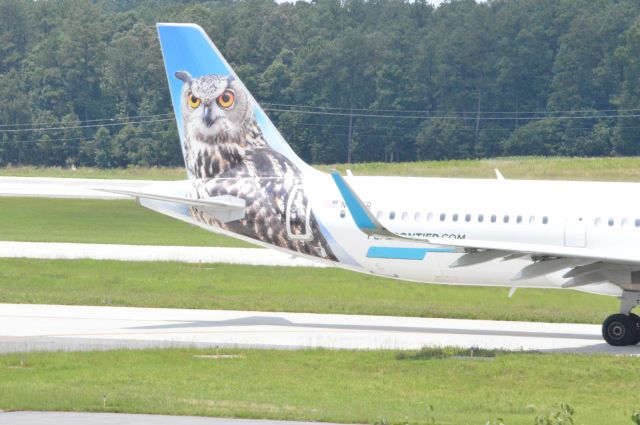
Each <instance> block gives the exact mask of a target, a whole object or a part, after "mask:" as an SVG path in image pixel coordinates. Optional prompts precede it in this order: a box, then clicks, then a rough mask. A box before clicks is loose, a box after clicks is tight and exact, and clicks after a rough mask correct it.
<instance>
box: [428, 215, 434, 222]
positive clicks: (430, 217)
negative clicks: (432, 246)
mask: <svg viewBox="0 0 640 425" xmlns="http://www.w3.org/2000/svg"><path fill="white" fill-rule="evenodd" d="M427 221H433V213H429V214H427Z"/></svg>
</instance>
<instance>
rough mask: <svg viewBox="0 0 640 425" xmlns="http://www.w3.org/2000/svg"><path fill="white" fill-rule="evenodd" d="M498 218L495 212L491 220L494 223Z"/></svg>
mask: <svg viewBox="0 0 640 425" xmlns="http://www.w3.org/2000/svg"><path fill="white" fill-rule="evenodd" d="M496 218H497V217H496V215H495V214H493V215H492V216H491V222H492V223H495V222H496Z"/></svg>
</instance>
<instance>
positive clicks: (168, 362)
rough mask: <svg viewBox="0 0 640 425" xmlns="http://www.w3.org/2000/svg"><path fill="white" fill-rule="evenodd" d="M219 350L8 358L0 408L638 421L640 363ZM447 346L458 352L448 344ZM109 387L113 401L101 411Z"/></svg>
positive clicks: (452, 423)
mask: <svg viewBox="0 0 640 425" xmlns="http://www.w3.org/2000/svg"><path fill="white" fill-rule="evenodd" d="M214 353H215V352H214V351H212V350H190V349H173V350H150V351H112V352H94V353H33V354H11V355H2V356H0V409H5V410H18V409H19V410H74V411H110V412H132V413H159V414H178V415H202V416H206V415H210V416H224V417H246V418H273V419H276V418H277V419H296V420H313V421H336V422H345V423H375V422H380V421H382V420H383V419H384V420H386V421H387V422H386V423H405V421H406V423H411V424H414V423H422V424H424V423H427V420H426V419H427V418H426V417H425V410H426V408H427V406H428V405H433V406H434V409H435V410H434V413H433V416H434V418H435V420H436V423H437V424H447V425H472V424H477V425H483V424H485V423H486V421H488V420H493V419H495V418H498V417H500V418H503V420H504V423H505V424H506V425H531V424H532V423H533V422H534V418H535V416H536V415H546V414H549V413H550V412H552V411H557V409H558V405H559V403H560V402H565V403H568V404H570V405H571V406H573V407H574V408H575V409H576V414H575V415H574V419H575V423H576V424H584V425H602V424H631V421H630V419H629V417H630V416H631V414H632V412H633V411H634V410H636V409H638V408H639V407H640V400H639V399H638V397H637V395H636V393H637V388H636V386H637V385H636V384H637V383H636V381H635V380H634V379H633V377H635V376H639V374H640V359H639V358H636V357H611V356H603V355H590V356H587V355H569V354H535V353H497V354H496V355H495V357H491V358H489V359H483V360H473V359H469V358H460V357H452V356H450V355H444V356H443V355H441V353H440V352H435V353H434V352H432V351H425V352H418V353H410V352H404V353H394V352H390V351H360V352H355V351H326V350H308V351H305V350H302V351H269V350H264V351H260V350H231V351H229V350H220V353H221V354H224V353H232V354H236V355H238V356H239V357H237V358H230V359H217V360H216V359H213V358H203V357H201V356H202V355H211V354H214ZM447 353H448V354H452V353H453V351H451V350H449V351H448V352H447ZM103 395H106V408H103Z"/></svg>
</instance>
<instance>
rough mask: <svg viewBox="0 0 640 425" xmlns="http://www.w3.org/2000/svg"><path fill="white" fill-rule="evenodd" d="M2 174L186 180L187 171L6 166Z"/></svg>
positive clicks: (0, 170) (2, 169)
mask: <svg viewBox="0 0 640 425" xmlns="http://www.w3.org/2000/svg"><path fill="white" fill-rule="evenodd" d="M0 176H14V177H63V178H78V179H80V178H82V179H124V180H184V179H186V178H187V172H186V171H185V169H184V167H149V168H147V167H129V168H107V169H103V168H90V167H79V168H75V169H71V168H61V167H33V166H23V167H13V166H12V167H4V168H0Z"/></svg>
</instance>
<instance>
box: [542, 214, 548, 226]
mask: <svg viewBox="0 0 640 425" xmlns="http://www.w3.org/2000/svg"><path fill="white" fill-rule="evenodd" d="M548 222H549V217H547V216H546V215H545V216H544V217H542V224H547V223H548Z"/></svg>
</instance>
